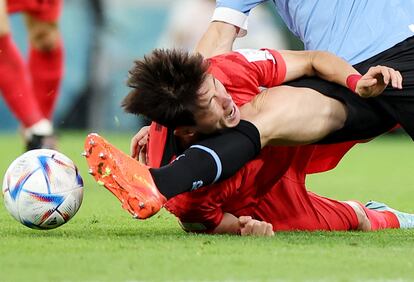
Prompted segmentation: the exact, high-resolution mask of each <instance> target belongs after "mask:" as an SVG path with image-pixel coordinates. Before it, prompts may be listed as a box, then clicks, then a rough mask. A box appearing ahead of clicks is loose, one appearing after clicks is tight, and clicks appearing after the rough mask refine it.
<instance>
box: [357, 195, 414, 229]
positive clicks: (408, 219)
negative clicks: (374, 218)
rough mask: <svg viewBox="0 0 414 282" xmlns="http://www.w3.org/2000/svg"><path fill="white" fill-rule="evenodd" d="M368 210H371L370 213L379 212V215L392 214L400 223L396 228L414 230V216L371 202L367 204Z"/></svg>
mask: <svg viewBox="0 0 414 282" xmlns="http://www.w3.org/2000/svg"><path fill="white" fill-rule="evenodd" d="M365 208H366V210H369V211H370V212H378V213H383V214H384V213H390V214H392V215H394V216H395V217H396V218H397V220H398V223H399V226H398V227H394V228H401V229H408V228H414V214H410V213H406V212H401V211H397V210H395V209H393V208H390V207H389V206H387V205H386V204H384V203H380V202H375V201H369V202H368V203H366V204H365Z"/></svg>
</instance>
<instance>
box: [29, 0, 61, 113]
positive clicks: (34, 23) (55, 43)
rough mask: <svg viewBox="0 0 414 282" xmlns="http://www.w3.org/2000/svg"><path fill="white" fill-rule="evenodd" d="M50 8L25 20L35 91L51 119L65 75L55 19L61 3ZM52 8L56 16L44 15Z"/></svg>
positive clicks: (41, 106) (40, 103) (30, 67)
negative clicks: (56, 10)
mask: <svg viewBox="0 0 414 282" xmlns="http://www.w3.org/2000/svg"><path fill="white" fill-rule="evenodd" d="M55 2H56V3H57V1H55ZM55 5H58V4H55ZM47 8H48V9H45V12H43V13H42V14H38V13H36V14H26V16H25V20H26V26H27V29H28V35H29V58H28V60H29V61H28V65H29V70H30V74H31V77H32V82H33V90H34V93H35V95H36V99H37V101H38V104H39V105H40V108H41V110H42V112H43V114H44V115H45V116H46V117H47V118H48V119H49V120H51V119H52V115H53V109H54V105H55V103H56V99H57V97H58V93H59V86H60V82H61V79H62V75H63V47H62V41H61V35H60V32H59V27H58V22H57V18H56V17H58V15H59V13H58V12H54V11H53V9H60V4H59V6H58V7H56V8H54V7H53V6H51V7H47ZM50 9H52V12H53V14H52V15H49V16H47V15H46V16H45V15H44V13H47V12H49V10H50ZM49 13H50V12H49Z"/></svg>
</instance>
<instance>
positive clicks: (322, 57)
mask: <svg viewBox="0 0 414 282" xmlns="http://www.w3.org/2000/svg"><path fill="white" fill-rule="evenodd" d="M312 73H318V74H320V75H321V76H324V75H325V77H326V78H327V79H330V80H332V81H336V82H337V83H341V84H342V85H346V82H345V81H346V80H347V77H349V75H353V74H355V70H354V69H353V68H352V67H350V66H349V65H348V64H346V63H345V62H344V61H342V60H340V59H339V58H337V57H334V56H332V55H330V54H328V53H324V52H314V53H309V52H280V53H279V52H276V51H274V50H267V49H265V50H241V51H236V52H230V53H227V54H224V55H221V56H217V57H214V58H211V59H209V60H208V61H207V62H206V61H204V60H203V58H202V57H201V56H199V55H191V54H188V53H183V52H180V51H160V50H158V51H154V52H153V53H152V54H151V56H147V57H146V58H145V59H144V60H142V61H138V62H137V63H136V65H135V67H134V68H133V69H132V70H131V78H130V80H129V86H130V87H132V88H134V90H133V91H131V93H130V94H129V95H128V96H127V98H126V99H125V100H124V106H125V108H126V109H127V111H129V112H133V113H142V114H144V115H147V116H149V117H151V118H152V119H153V120H155V121H158V122H160V123H162V124H163V125H166V126H168V127H169V128H170V130H169V133H168V134H167V136H166V139H164V140H161V141H160V142H164V143H167V144H169V145H170V144H172V146H166V149H171V148H177V149H178V150H177V151H180V150H181V152H182V151H183V149H185V148H188V146H189V145H190V143H192V141H194V138H198V135H199V134H200V133H210V132H213V131H215V130H217V129H222V128H227V127H232V126H235V125H237V124H238V123H239V121H240V117H241V115H240V114H239V110H238V107H241V113H242V114H243V115H244V118H248V119H250V120H251V121H253V122H254V123H255V125H256V126H257V128H259V132H260V134H259V132H257V129H256V128H253V129H252V127H251V126H250V124H249V123H248V122H241V123H240V124H239V125H237V127H236V130H235V131H230V132H228V131H227V133H228V134H230V137H231V138H230V142H227V143H223V142H222V141H220V140H221V136H214V137H213V138H210V139H207V141H208V142H211V140H213V144H214V147H215V149H214V150H211V149H210V148H209V147H208V146H205V143H203V142H204V140H203V141H201V142H199V143H198V144H197V145H193V146H191V147H190V148H189V149H187V150H186V151H184V153H183V154H182V155H180V157H179V158H177V159H176V160H175V161H174V162H173V163H172V164H171V165H170V166H169V167H168V168H166V169H165V168H161V169H150V171H149V172H148V171H147V175H146V176H143V175H141V176H140V177H139V178H136V177H134V176H133V175H134V174H138V173H137V171H138V170H140V169H139V168H138V167H137V166H136V165H133V164H131V166H129V167H128V166H125V164H126V163H127V162H128V161H127V160H125V162H124V160H121V159H118V161H119V162H118V165H120V167H118V168H116V166H117V161H114V159H113V158H112V157H103V158H104V160H101V159H102V158H101V159H99V157H98V156H99V155H100V153H102V154H103V155H102V156H105V155H106V156H110V155H118V152H117V153H113V152H112V151H111V150H112V149H110V150H108V151H107V152H106V147H107V145H106V144H105V142H104V141H103V140H101V139H100V138H99V137H97V136H91V137H90V139H89V141H88V142H89V143H90V144H88V142H87V144H86V153H85V155H86V156H87V157H88V162H89V164H90V168H91V173H92V174H93V175H94V176H95V178H96V179H97V180H98V181H100V182H103V183H104V184H105V182H106V181H109V179H111V178H109V177H106V176H105V175H103V173H105V170H103V169H102V167H103V165H105V164H106V165H108V166H107V167H108V169H109V171H112V172H113V171H116V172H117V173H121V174H122V173H123V172H124V173H126V174H130V175H129V176H130V177H129V176H127V177H125V178H124V181H122V182H123V183H122V184H120V182H119V181H120V179H122V178H123V177H122V176H121V177H119V176H120V175H117V176H116V177H115V178H116V179H117V180H116V181H115V178H114V179H113V180H114V181H115V182H111V184H110V185H109V184H108V185H106V187H107V188H108V187H109V186H110V187H111V188H109V189H110V190H111V191H112V192H113V193H114V194H116V195H117V196H118V198H120V200H121V201H123V203H124V205H123V207H124V208H126V209H127V210H128V211H129V212H131V213H132V214H134V215H136V216H137V217H140V218H144V217H147V216H149V215H151V214H153V213H154V212H156V210H157V208H159V207H160V206H161V205H162V200H161V201H160V202H159V203H158V204H157V205H156V206H157V207H156V208H155V207H154V208H151V205H150V204H149V202H147V203H146V199H145V197H144V198H140V197H141V196H142V195H140V193H141V192H142V191H140V192H137V191H138V190H139V188H138V186H139V184H138V183H137V182H134V181H135V180H137V181H139V179H144V178H145V181H144V183H145V185H144V186H145V187H149V188H150V189H149V190H148V191H157V189H158V190H159V191H160V192H161V194H162V195H161V194H159V193H158V194H157V193H155V194H154V195H152V196H150V198H151V199H162V198H163V197H166V198H170V197H172V196H175V195H177V194H179V193H182V192H184V191H188V190H195V189H197V188H199V187H201V186H204V185H206V184H209V183H213V182H217V181H218V180H221V179H224V178H227V177H229V176H231V175H233V174H234V172H236V171H237V170H238V168H240V167H241V166H239V165H240V163H241V164H244V163H245V162H247V161H248V160H249V159H251V158H253V157H254V156H255V154H256V153H257V152H258V151H259V150H260V147H261V146H264V145H265V144H278V145H281V144H297V143H306V142H312V141H316V140H319V139H320V138H322V137H323V136H325V135H326V134H328V133H329V132H331V131H334V130H335V129H338V128H340V127H341V125H342V123H343V118H344V116H345V115H346V110H345V106H344V104H345V103H341V102H339V101H338V100H342V99H338V100H336V99H333V98H330V97H327V96H324V95H322V94H320V93H317V92H315V91H312V90H309V89H296V88H293V87H285V86H282V87H278V88H272V87H273V86H277V85H279V84H281V83H282V82H284V81H286V80H291V79H294V78H296V77H300V76H302V75H310V74H312ZM391 74H398V73H396V72H395V71H394V70H392V69H389V68H385V67H378V68H375V69H372V70H370V72H369V73H368V74H366V75H365V76H364V77H362V79H360V80H358V81H357V84H359V83H360V85H359V86H356V89H359V90H357V91H362V92H366V94H367V93H368V94H367V95H370V94H372V93H374V94H375V95H377V94H379V93H380V92H381V91H382V90H383V88H384V87H385V85H386V83H384V82H383V81H382V79H381V78H385V77H388V79H389V80H394V78H397V81H396V82H397V83H396V85H395V87H398V86H399V85H400V81H398V76H397V75H396V76H395V77H392V78H390V76H391ZM373 76H378V78H373ZM372 81H373V82H374V83H372ZM394 82H395V81H393V84H394ZM361 84H362V85H365V86H361ZM260 86H264V87H270V88H269V89H268V90H267V91H265V92H264V93H262V94H260V95H258V94H259V93H260V88H259V87H260ZM354 89H355V88H354ZM327 91H328V90H327ZM228 93H229V94H231V95H232V96H230V95H229V94H228ZM341 94H343V96H344V98H343V100H344V101H346V104H347V105H348V103H349V104H350V105H354V104H353V103H354V101H358V102H357V103H360V100H359V99H360V98H359V97H358V96H357V95H355V94H353V93H352V92H350V91H348V90H346V89H345V88H344V92H343V93H336V95H341ZM332 95H334V94H332ZM232 98H233V99H232ZM355 99H356V100H355ZM250 100H252V102H251V103H247V102H249V101H250ZM180 103H182V104H180ZM236 105H237V106H236ZM318 106H319V107H318ZM368 107H369V106H368ZM362 109H364V108H362ZM192 111H193V112H194V114H193V112H192ZM366 122H369V120H368V119H367V120H366ZM155 128H157V126H155ZM255 129H256V131H255ZM161 130H162V129H161ZM356 130H357V131H358V130H359V128H357V129H356ZM246 131H247V133H246ZM240 132H241V134H240ZM245 133H246V134H245ZM362 133H365V132H362ZM243 134H245V135H243ZM174 135H179V136H180V137H181V141H182V140H186V141H185V142H184V144H173V143H174V140H175V138H174ZM252 135H253V136H252ZM258 136H259V137H258ZM255 138H256V139H259V141H258V142H252V141H251V140H252V139H255ZM228 140H229V139H227V141H228ZM101 141H102V142H101ZM96 142H98V143H101V144H100V145H99V146H98V147H99V150H96V149H94V146H95V143H96ZM251 143H253V145H252V144H251ZM89 145H90V146H89ZM228 148H230V151H232V153H231V154H230V155H228V154H227V152H228V151H229V150H228ZM234 148H239V149H240V150H243V151H240V150H234ZM104 151H105V152H104ZM96 152H100V153H99V154H97V153H96ZM223 152H224V155H223ZM170 153H171V152H163V154H161V155H162V158H165V159H166V160H169V159H170V158H171V157H172V155H171V154H170ZM172 153H176V152H172ZM205 154H207V157H206V156H205ZM175 155H178V154H175ZM203 155H204V156H203ZM246 156H248V157H247V158H246ZM116 158H117V157H115V159H116ZM203 158H204V159H203ZM206 159H207V162H208V164H207V165H205V164H203V161H206ZM188 160H190V163H191V162H192V165H188ZM112 161H114V162H112ZM109 162H111V163H109ZM121 163H122V164H121ZM167 163H168V162H167ZM163 164H164V165H165V164H166V163H165V162H164V163H163ZM121 167H122V169H121ZM209 167H212V169H209ZM171 168H172V169H171ZM131 177H132V178H131ZM131 179H132V180H133V183H130V184H128V183H129V182H130V181H131ZM134 179H135V180H134ZM172 179H173V180H174V181H171V180H172ZM151 182H152V184H151ZM154 182H155V185H154ZM147 184H149V185H147ZM114 185H115V186H117V185H119V186H120V187H118V186H117V187H115V186H114ZM137 185H138V186H137ZM155 186H156V188H154V187H155ZM114 187H115V188H114ZM126 187H129V188H130V189H129V188H126ZM121 188H125V189H127V190H128V191H129V192H128V193H130V194H131V195H130V196H131V199H132V201H131V202H130V201H129V199H125V198H124V196H125V193H124V192H122V193H118V191H120V190H121ZM143 190H144V191H145V189H143ZM143 193H144V194H145V192H143ZM151 193H152V192H151ZM151 203H152V200H151ZM148 206H149V207H148ZM145 207H148V209H147V208H145ZM141 211H143V212H142V213H141Z"/></svg>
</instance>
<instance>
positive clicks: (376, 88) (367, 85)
mask: <svg viewBox="0 0 414 282" xmlns="http://www.w3.org/2000/svg"><path fill="white" fill-rule="evenodd" d="M279 53H280V54H281V56H282V58H283V60H284V61H285V64H286V75H285V80H284V81H285V82H286V81H292V80H295V79H297V78H300V77H302V76H319V77H321V78H322V79H324V80H327V81H331V82H334V83H337V84H340V85H342V86H345V87H348V88H350V89H351V90H353V91H354V92H356V93H357V94H358V95H360V96H362V97H372V96H377V95H379V94H381V93H382V91H384V89H385V87H386V86H387V85H388V83H389V82H391V84H392V86H393V87H394V88H402V76H401V74H400V73H399V72H398V71H396V70H394V69H392V68H389V67H385V66H376V67H372V68H370V69H369V70H368V72H367V73H366V74H364V75H363V76H361V75H360V74H359V72H358V71H357V70H356V69H355V68H354V67H352V66H351V65H350V64H349V63H347V62H346V61H345V60H343V59H341V58H339V57H338V56H335V55H334V54H331V53H329V52H325V51H280V52H279Z"/></svg>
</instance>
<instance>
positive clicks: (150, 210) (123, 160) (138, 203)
mask: <svg viewBox="0 0 414 282" xmlns="http://www.w3.org/2000/svg"><path fill="white" fill-rule="evenodd" d="M83 156H84V157H86V161H87V162H88V165H89V174H91V175H92V176H93V177H94V178H95V180H96V181H97V182H98V184H100V185H103V186H105V188H106V189H108V190H109V191H110V192H111V193H112V194H114V195H115V196H116V197H117V198H118V199H119V200H120V201H121V203H122V208H123V209H125V210H127V211H128V212H129V213H130V214H132V215H133V216H134V217H135V218H139V219H145V218H148V217H150V216H152V215H154V214H156V213H157V212H158V211H159V210H160V209H161V207H162V206H163V205H164V203H165V202H166V201H167V200H166V198H165V197H164V196H163V195H162V194H161V193H160V192H159V191H158V189H157V187H156V185H155V183H154V180H153V179H152V176H151V173H150V172H149V169H148V167H147V166H145V165H143V164H141V163H139V162H138V161H137V160H134V159H133V158H131V157H130V156H128V155H127V154H125V153H124V152H122V151H121V150H119V149H117V148H115V146H113V145H112V144H110V143H109V142H108V141H106V140H105V139H104V138H102V137H101V136H99V135H98V134H96V133H91V134H89V135H88V136H87V137H86V140H85V151H84V152H83Z"/></svg>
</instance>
